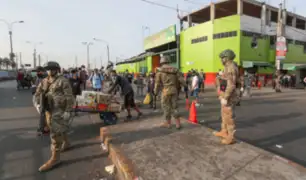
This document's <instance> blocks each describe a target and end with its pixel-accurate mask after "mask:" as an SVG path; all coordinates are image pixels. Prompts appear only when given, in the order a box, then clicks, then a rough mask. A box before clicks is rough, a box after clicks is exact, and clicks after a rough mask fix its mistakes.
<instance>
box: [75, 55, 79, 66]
mask: <svg viewBox="0 0 306 180" xmlns="http://www.w3.org/2000/svg"><path fill="white" fill-rule="evenodd" d="M74 63H75V67H78V56H75V58H74Z"/></svg>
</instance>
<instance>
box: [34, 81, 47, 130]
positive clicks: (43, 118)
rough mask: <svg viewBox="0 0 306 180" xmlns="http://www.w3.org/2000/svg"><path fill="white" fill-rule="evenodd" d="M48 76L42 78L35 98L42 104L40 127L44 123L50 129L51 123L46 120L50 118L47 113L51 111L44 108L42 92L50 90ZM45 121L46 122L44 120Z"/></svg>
mask: <svg viewBox="0 0 306 180" xmlns="http://www.w3.org/2000/svg"><path fill="white" fill-rule="evenodd" d="M48 86H49V85H48V78H44V79H42V81H41V82H40V83H39V84H38V86H37V88H36V92H35V94H34V97H35V98H34V99H35V101H36V104H38V105H39V106H40V109H39V113H40V128H42V127H41V126H42V125H46V126H47V127H48V130H49V129H50V127H49V123H48V122H46V121H48V119H47V118H46V114H48V113H50V112H49V111H46V109H42V104H41V101H42V99H41V98H42V97H41V96H42V93H44V92H46V91H47V90H48ZM42 121H45V122H42Z"/></svg>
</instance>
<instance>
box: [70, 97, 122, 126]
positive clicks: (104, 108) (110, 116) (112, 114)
mask: <svg viewBox="0 0 306 180" xmlns="http://www.w3.org/2000/svg"><path fill="white" fill-rule="evenodd" d="M111 103H115V104H120V103H119V102H117V101H116V100H112V102H111ZM111 103H110V104H111ZM110 104H96V106H79V105H78V102H76V106H74V107H73V109H74V112H87V113H98V114H99V118H100V120H102V121H103V122H104V125H106V126H108V125H114V124H117V121H118V116H117V113H120V110H121V108H120V109H119V110H118V109H116V110H113V109H111V107H110V106H111V105H110Z"/></svg>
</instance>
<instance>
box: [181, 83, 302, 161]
mask: <svg viewBox="0 0 306 180" xmlns="http://www.w3.org/2000/svg"><path fill="white" fill-rule="evenodd" d="M253 92H254V96H253V97H252V98H244V99H243V100H242V103H241V104H242V106H241V107H237V109H236V116H237V122H236V125H237V133H236V136H237V137H238V138H239V139H241V140H243V141H246V142H248V143H250V144H253V145H255V146H258V147H261V148H263V149H265V150H268V151H271V152H273V153H276V154H279V155H281V156H284V157H286V158H288V159H290V160H292V161H295V162H297V163H300V164H302V165H303V166H305V167H306V154H305V144H306V121H305V119H306V111H305V107H306V91H304V90H291V89H285V90H284V91H283V93H280V94H276V93H274V92H273V91H272V90H271V89H262V90H260V91H259V90H254V91H253ZM201 102H202V103H203V104H204V105H203V106H201V107H200V108H198V120H199V121H204V122H202V124H204V125H206V126H208V127H211V128H213V129H219V128H220V120H219V113H220V107H219V104H218V100H217V98H216V97H215V95H214V93H207V94H205V95H204V98H202V99H201ZM182 104H183V102H182ZM185 117H186V118H187V117H188V116H187V115H185Z"/></svg>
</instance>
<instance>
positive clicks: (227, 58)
mask: <svg viewBox="0 0 306 180" xmlns="http://www.w3.org/2000/svg"><path fill="white" fill-rule="evenodd" d="M220 58H221V59H222V61H223V64H224V73H223V75H222V77H221V84H222V83H223V84H225V85H226V88H225V89H223V92H222V93H221V94H220V97H219V98H220V100H221V117H222V124H221V131H220V132H217V133H214V134H215V136H218V137H222V141H221V143H222V144H231V143H233V142H234V133H235V121H234V118H235V112H234V111H235V106H236V103H237V100H238V94H237V91H236V84H237V83H238V81H239V79H238V76H239V73H238V67H237V65H236V64H235V63H234V62H233V59H234V58H235V53H234V52H233V51H232V50H225V51H223V52H222V53H221V54H220Z"/></svg>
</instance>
